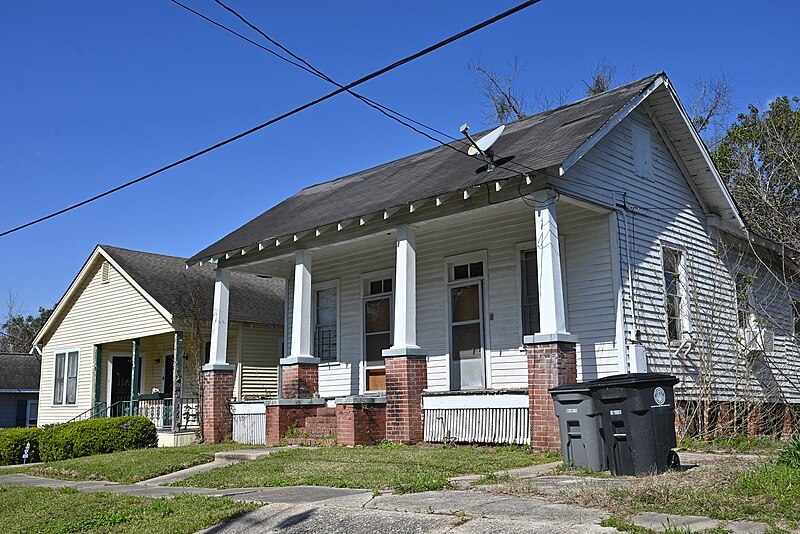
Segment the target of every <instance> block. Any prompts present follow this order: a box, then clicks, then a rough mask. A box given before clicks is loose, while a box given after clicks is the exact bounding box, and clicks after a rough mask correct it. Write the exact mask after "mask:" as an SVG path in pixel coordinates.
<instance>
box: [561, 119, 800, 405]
mask: <svg viewBox="0 0 800 534" xmlns="http://www.w3.org/2000/svg"><path fill="white" fill-rule="evenodd" d="M634 124H635V125H637V126H638V127H641V128H645V129H648V130H649V131H650V134H651V135H650V137H651V149H652V165H653V179H652V180H648V179H646V178H641V177H639V176H637V175H636V173H635V170H634V163H633V161H634V160H633V144H632V125H634ZM553 181H554V183H555V184H556V185H557V187H558V188H559V190H560V191H562V193H564V194H567V195H573V196H577V197H579V198H586V199H591V200H595V201H598V202H600V203H602V204H604V205H608V206H617V207H619V208H620V211H621V212H622V213H621V215H620V217H619V225H618V232H619V235H618V240H619V246H620V265H621V273H620V276H621V283H622V287H623V295H624V302H625V325H626V333H627V338H628V340H633V339H634V338H635V336H636V334H637V332H638V334H639V336H640V339H641V342H642V344H643V345H644V346H645V348H646V350H647V362H648V367H649V370H651V371H657V372H670V373H673V374H677V375H678V376H679V378H681V383H680V384H679V387H678V391H679V393H680V394H682V395H684V396H687V397H692V398H697V397H698V396H699V395H712V396H713V397H715V398H717V399H731V398H739V397H741V395H742V391H743V387H745V386H744V385H743V381H744V382H746V383H747V386H746V388H747V391H748V393H747V395H756V396H757V393H756V392H755V390H754V389H753V387H752V386H753V384H758V383H759V380H758V378H757V377H756V376H755V374H758V372H757V371H754V370H753V369H748V364H746V362H744V361H743V360H742V357H741V351H740V350H739V348H738V346H737V337H738V331H737V323H736V291H735V288H734V286H733V272H734V271H735V268H734V266H733V263H741V262H742V261H745V262H746V261H747V260H745V259H744V257H743V256H742V255H740V254H737V255H736V256H737V257H736V259H735V260H733V261H730V260H729V261H725V260H724V259H723V257H724V256H725V255H726V254H730V253H731V252H732V251H731V247H730V245H727V244H725V243H723V242H722V241H720V239H718V234H717V232H716V230H715V229H713V228H711V227H709V225H708V223H707V219H706V214H705V212H704V208H703V206H702V204H701V202H700V201H699V200H698V198H697V197H696V196H695V194H694V192H693V190H692V186H691V184H690V183H689V181H688V180H687V178H686V177H685V176H684V174H683V173H682V171H681V169H680V167H679V165H678V164H677V163H676V162H675V160H674V159H673V157H672V154H671V152H670V150H669V147H668V146H667V144H666V143H665V142H664V140H663V139H662V137H661V135H660V134H659V132H658V129H657V128H656V127H655V125H654V123H653V121H652V120H651V118H650V117H649V116H648V114H647V113H645V111H643V110H641V109H639V110H635V111H634V112H633V113H632V114H631V115H630V116H629V117H628V118H626V119H625V120H624V121H622V122H621V123H620V124H619V125H617V126H616V127H615V128H614V129H613V130H612V131H611V132H610V133H609V134H608V135H607V136H606V137H605V138H604V139H603V140H602V141H600V142H599V143H598V144H597V145H596V146H595V147H594V148H593V149H592V150H591V151H589V152H588V153H587V154H586V155H585V156H584V157H583V158H582V160H580V161H579V162H578V163H577V164H575V166H573V167H572V168H571V169H570V171H569V172H568V173H567V174H566V175H565V176H563V177H561V178H554V179H553ZM623 207H627V208H628V209H627V210H624V209H622V208H623ZM662 247H670V248H673V249H676V250H679V251H680V252H681V254H682V255H683V256H684V262H685V265H686V284H687V293H688V299H686V302H684V303H683V309H684V313H685V314H687V315H688V317H689V320H690V323H691V331H692V333H693V336H692V338H693V340H694V346H693V347H692V348H691V350H688V351H687V350H683V351H681V350H679V349H680V348H681V341H680V340H678V341H670V340H668V337H667V321H666V313H665V293H664V275H663V270H662V258H661V255H662ZM748 254H749V255H750V257H751V258H752V254H751V253H748ZM629 260H630V261H629ZM629 269H630V278H629V277H628V270H629ZM759 278H760V279H767V278H769V275H767V274H766V272H761V273H760V274H759ZM777 294H780V295H782V296H780V297H777V298H776V295H777ZM756 300H758V301H760V302H773V303H774V306H773V307H772V309H771V312H770V314H771V316H772V317H773V318H775V320H776V321H777V322H779V323H783V324H784V325H785V324H788V321H789V320H790V319H789V318H790V317H791V315H790V314H791V310H790V308H789V298H788V296H787V295H786V291H785V290H783V291H782V293H781V292H780V291H779V290H778V289H776V288H775V287H774V286H773V287H770V288H767V287H766V286H765V287H763V288H762V290H761V291H760V294H759V295H758V296H757V297H756ZM598 311H599V310H598ZM779 330H780V329H777V328H776V329H773V334H774V340H775V343H774V351H772V353H771V354H770V355H769V356H768V357H767V359H768V360H769V362H770V365H769V367H770V368H771V369H772V372H771V374H772V376H773V377H774V383H779V384H780V387H779V389H780V390H781V392H782V395H783V396H784V397H785V398H787V399H793V401H797V400H798V393H797V388H796V387H795V386H792V384H791V382H792V381H795V382H796V376H797V374H796V372H797V371H796V370H797V363H796V362H797V344H796V342H793V341H791V338H790V336H788V335H786V332H787V331H788V329H786V328H784V330H783V332H781V331H779ZM609 363H610V361H609ZM787 366H788V367H787ZM784 368H786V369H789V370H791V372H794V373H795V374H794V375H793V376H794V377H795V378H791V375H789V374H785V375H784V376H783V377H781V374H782V373H781V372H780V369H784ZM609 369H610V367H609ZM601 374H602V373H601ZM761 374H762V375H763V374H764V373H763V372H762V373H761ZM758 388H761V393H762V394H764V393H765V392H766V388H764V387H762V386H758ZM756 389H757V388H756ZM751 398H752V397H751Z"/></svg>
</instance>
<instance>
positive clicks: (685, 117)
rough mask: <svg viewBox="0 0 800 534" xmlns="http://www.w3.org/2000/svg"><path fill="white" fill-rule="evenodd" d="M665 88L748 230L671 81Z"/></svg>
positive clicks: (732, 208)
mask: <svg viewBox="0 0 800 534" xmlns="http://www.w3.org/2000/svg"><path fill="white" fill-rule="evenodd" d="M664 86H665V87H666V88H667V93H668V94H669V97H670V99H671V100H672V103H673V104H674V105H675V108H676V109H677V110H678V111H679V112H680V116H681V118H682V119H683V122H684V124H685V125H686V127H687V128H688V129H689V131H690V132H691V134H692V139H693V140H694V142H695V144H696V145H697V148H698V149H699V150H700V153H701V154H702V156H703V159H704V160H705V162H706V165H707V166H708V168H709V170H710V171H711V174H712V175H713V176H714V180H715V181H716V183H717V187H719V190H720V191H721V192H722V194H723V196H724V197H725V201H726V202H727V203H728V205H729V206H730V208H731V211H732V212H733V216H734V217H736V222H737V223H739V225H740V226H741V227H743V228H746V227H747V223H745V222H744V219H743V218H742V215H741V214H740V213H739V208H738V207H737V206H736V203H735V202H734V201H733V197H731V194H730V192H729V191H728V188H727V187H726V186H725V182H723V181H722V177H721V176H720V174H719V171H718V170H717V166H716V165H714V162H713V161H711V154H709V153H708V149H707V148H706V144H705V143H704V142H703V140H702V139H700V134H698V133H697V130H696V129H695V127H694V125H693V124H692V121H691V120H690V119H689V115H688V114H687V113H686V110H685V109H683V105H682V104H681V101H680V100H679V99H678V95H677V93H676V92H675V89H674V88H673V87H672V84H671V83H670V82H669V80H665V84H664Z"/></svg>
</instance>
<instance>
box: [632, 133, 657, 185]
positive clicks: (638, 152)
mask: <svg viewBox="0 0 800 534" xmlns="http://www.w3.org/2000/svg"><path fill="white" fill-rule="evenodd" d="M631 133H632V136H633V168H634V172H635V173H636V176H639V177H641V178H647V179H649V180H652V179H653V146H652V140H651V138H650V130H647V129H645V128H642V127H641V126H639V125H638V124H634V125H633V127H632V128H631Z"/></svg>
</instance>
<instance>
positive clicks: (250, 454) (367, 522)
mask: <svg viewBox="0 0 800 534" xmlns="http://www.w3.org/2000/svg"><path fill="white" fill-rule="evenodd" d="M277 450H281V449H277V448H276V449H253V450H243V451H228V452H221V453H217V454H216V455H215V460H214V461H213V462H211V463H208V464H203V465H200V466H195V467H191V468H189V469H185V470H182V471H178V472H176V473H172V474H169V475H164V476H161V477H157V478H154V479H151V480H146V481H143V482H138V483H136V484H118V483H113V482H100V481H82V482H79V481H67V480H56V479H48V478H42V477H33V476H29V475H23V474H10V475H2V474H0V485H3V484H4V485H9V486H43V487H51V488H61V487H73V488H75V489H77V490H80V491H87V492H111V493H118V494H124V495H134V496H143V497H170V496H173V495H177V494H180V493H192V494H196V495H208V496H214V497H227V498H230V499H234V500H238V501H247V502H257V503H264V504H265V505H268V506H263V507H261V508H259V509H257V510H254V511H252V512H249V513H247V514H244V515H242V516H240V517H237V518H234V519H232V520H230V521H228V522H226V523H224V524H221V525H216V526H213V527H210V528H209V529H207V530H205V531H204V532H206V533H223V532H224V533H256V532H288V533H296V534H300V533H311V532H326V533H342V534H344V533H354V534H359V533H364V534H366V533H372V532H378V531H379V532H393V533H417V532H432V533H439V532H448V533H449V532H452V533H455V534H459V533H467V534H468V533H473V532H503V533H506V532H508V533H512V534H513V533H517V532H519V533H523V532H524V533H530V532H537V533H539V532H541V533H543V534H551V533H553V534H555V533H566V532H585V533H590V534H593V533H604V532H617V531H616V529H613V528H608V527H600V526H599V525H598V523H599V522H600V521H601V520H602V519H605V518H608V517H609V516H610V514H609V513H608V512H605V511H603V510H598V509H593V508H584V507H579V506H575V505H569V504H557V503H552V502H549V501H548V499H552V496H555V495H560V494H562V491H563V490H567V489H570V488H574V487H576V486H578V485H585V486H591V487H593V488H600V489H608V488H612V487H617V486H619V485H623V484H625V483H626V481H628V480H629V479H627V478H626V477H604V478H597V477H586V476H570V475H559V474H557V473H556V470H555V469H556V467H557V466H558V465H559V462H553V463H550V464H543V465H535V466H530V467H525V468H520V469H511V470H509V471H508V474H509V476H511V477H512V478H514V479H515V480H517V481H519V480H524V481H526V482H530V483H531V484H533V485H534V486H535V488H536V490H537V494H536V495H535V496H512V495H504V494H498V493H496V492H493V491H492V488H493V487H492V486H472V485H471V483H472V482H474V481H475V480H478V479H479V478H480V477H481V475H465V476H459V477H454V478H452V479H451V481H452V482H453V483H454V484H455V486H456V487H457V488H458V489H455V490H443V491H430V492H425V493H414V494H405V495H394V494H391V493H386V494H381V495H376V494H375V493H373V491H371V490H361V489H344V488H328V487H312V486H291V487H273V488H232V489H209V488H192V487H173V486H161V485H160V484H164V483H168V482H175V481H178V480H182V479H184V478H188V477H189V476H192V475H194V474H196V473H198V472H202V471H208V470H210V469H216V468H218V467H223V466H225V465H230V464H232V463H236V462H241V461H249V460H254V459H258V458H263V457H265V456H269V455H270V454H272V453H274V452H276V451H277ZM681 456H682V460H683V461H684V464H695V465H699V466H701V467H700V468H701V469H703V468H707V467H709V466H711V465H713V463H714V462H715V461H717V460H718V459H719V456H718V455H708V454H688V453H687V454H682V455H681ZM0 473H1V472H0ZM631 521H632V522H633V523H634V524H636V525H638V526H642V527H645V528H649V529H652V530H654V531H657V532H658V531H664V530H666V527H667V526H671V527H677V528H689V529H691V531H693V532H698V531H700V530H705V529H713V528H719V527H723V528H726V529H729V530H731V531H733V532H735V533H742V534H745V533H746V534H762V533H764V532H766V530H767V525H764V524H762V523H747V522H732V523H725V522H721V521H716V520H712V519H709V518H707V517H691V516H677V515H668V514H654V513H643V514H638V515H636V516H634V517H633V518H632V519H631Z"/></svg>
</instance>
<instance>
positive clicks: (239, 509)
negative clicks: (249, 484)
mask: <svg viewBox="0 0 800 534" xmlns="http://www.w3.org/2000/svg"><path fill="white" fill-rule="evenodd" d="M257 507H258V506H257V505H255V504H250V503H240V502H234V501H232V500H230V499H220V498H214V497H205V496H200V495H188V494H183V495H177V496H175V498H174V499H151V498H147V497H128V496H125V495H115V494H113V493H82V492H79V491H77V490H76V489H74V488H63V489H50V488H35V487H9V486H0V525H3V527H2V530H3V532H4V533H6V532H7V533H12V532H13V533H17V532H18V533H23V532H24V533H27V534H31V533H34V532H36V533H39V532H41V533H44V532H53V533H55V532H58V533H62V532H91V533H100V532H108V533H111V532H114V533H121V532H136V533H138V532H174V533H179V532H186V533H190V532H196V531H198V530H200V529H203V528H206V527H209V526H211V525H214V524H216V523H219V522H221V521H223V520H225V519H227V518H229V517H233V516H236V515H240V514H242V513H244V512H247V511H250V510H253V509H255V508H257Z"/></svg>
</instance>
